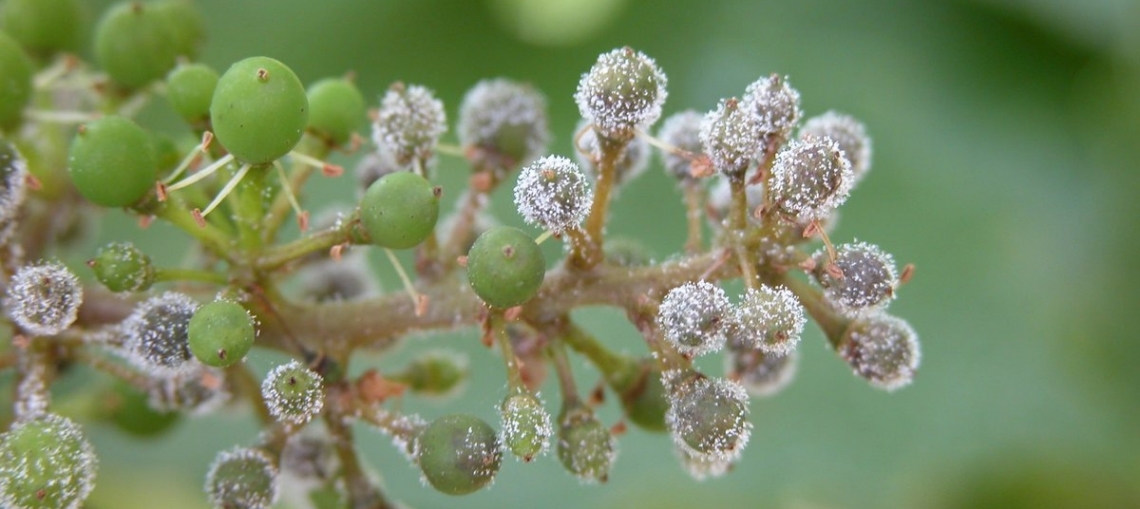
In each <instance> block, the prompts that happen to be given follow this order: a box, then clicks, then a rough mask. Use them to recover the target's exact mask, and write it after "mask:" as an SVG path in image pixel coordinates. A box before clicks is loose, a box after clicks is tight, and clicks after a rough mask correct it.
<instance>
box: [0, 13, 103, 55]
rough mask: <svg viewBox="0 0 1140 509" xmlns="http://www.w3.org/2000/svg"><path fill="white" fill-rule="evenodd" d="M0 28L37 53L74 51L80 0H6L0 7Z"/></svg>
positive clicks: (79, 30)
mask: <svg viewBox="0 0 1140 509" xmlns="http://www.w3.org/2000/svg"><path fill="white" fill-rule="evenodd" d="M0 29H3V30H4V32H6V33H7V34H9V35H11V36H12V38H13V39H15V40H17V41H19V42H20V44H21V45H23V46H24V47H25V48H27V49H28V51H30V52H32V53H35V54H37V55H42V56H48V55H51V54H52V53H55V52H57V51H73V50H75V49H77V48H78V47H79V35H80V34H81V33H83V10H82V5H81V4H80V2H79V0H8V1H7V2H4V7H3V9H2V10H0Z"/></svg>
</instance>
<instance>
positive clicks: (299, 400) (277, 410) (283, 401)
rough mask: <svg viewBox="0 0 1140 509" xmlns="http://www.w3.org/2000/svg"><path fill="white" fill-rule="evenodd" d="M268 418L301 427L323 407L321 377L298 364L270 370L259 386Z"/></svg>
mask: <svg viewBox="0 0 1140 509" xmlns="http://www.w3.org/2000/svg"><path fill="white" fill-rule="evenodd" d="M261 395H262V396H263V397H264V398H265V405H266V406H267V407H269V414H270V415H272V416H273V418H274V419H277V420H278V421H281V422H284V423H288V424H292V425H294V426H304V425H305V424H306V423H308V422H309V421H310V420H312V419H313V417H316V416H317V415H318V414H320V413H321V409H322V408H324V405H325V391H324V380H322V379H321V375H318V374H317V373H316V372H315V371H313V370H311V369H309V368H307V367H305V365H304V364H301V363H300V362H297V361H295V360H294V361H290V362H289V363H288V364H282V365H280V366H277V367H276V368H273V371H270V372H269V375H268V376H266V377H265V381H264V382H262V384H261Z"/></svg>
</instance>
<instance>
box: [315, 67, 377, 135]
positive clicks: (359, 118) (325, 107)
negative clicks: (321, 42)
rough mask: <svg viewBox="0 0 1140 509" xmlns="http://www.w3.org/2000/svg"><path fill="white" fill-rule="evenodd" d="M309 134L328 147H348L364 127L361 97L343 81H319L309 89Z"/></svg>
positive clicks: (332, 79) (357, 90) (347, 81)
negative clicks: (318, 137) (328, 145)
mask: <svg viewBox="0 0 1140 509" xmlns="http://www.w3.org/2000/svg"><path fill="white" fill-rule="evenodd" d="M308 97H309V108H310V111H309V130H310V131H312V132H314V133H316V134H317V135H318V136H320V137H321V138H324V139H325V140H328V141H329V142H330V143H331V144H332V145H336V146H340V145H344V144H345V143H348V141H349V139H350V138H352V134H353V133H355V132H356V130H357V129H358V128H359V127H360V125H361V124H363V123H364V117H365V115H364V96H362V95H360V89H358V88H356V85H355V84H353V83H352V82H351V81H349V80H347V79H344V78H328V79H323V80H320V81H318V82H316V83H314V84H313V85H312V86H310V87H309V92H308Z"/></svg>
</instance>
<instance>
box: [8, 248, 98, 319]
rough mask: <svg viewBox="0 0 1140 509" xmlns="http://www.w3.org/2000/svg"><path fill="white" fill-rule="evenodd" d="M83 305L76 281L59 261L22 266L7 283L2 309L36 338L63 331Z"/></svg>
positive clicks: (80, 288)
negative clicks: (36, 336)
mask: <svg viewBox="0 0 1140 509" xmlns="http://www.w3.org/2000/svg"><path fill="white" fill-rule="evenodd" d="M81 303H83V287H82V286H81V285H80V284H79V278H77V277H75V274H73V273H72V272H71V270H69V269H68V268H67V267H65V266H63V265H62V264H60V263H58V262H43V263H36V264H32V265H24V266H22V267H20V268H19V269H17V270H16V273H15V274H13V275H12V279H10V280H9V281H8V293H7V295H6V296H5V298H4V307H5V308H6V310H7V312H8V316H10V317H11V318H12V320H14V321H15V322H16V324H17V325H19V326H20V328H21V329H24V330H25V331H28V332H29V333H31V334H35V335H38V336H52V335H55V334H59V333H60V332H63V331H64V330H65V329H67V328H68V327H70V326H71V324H72V323H73V322H75V318H76V316H78V314H79V305H80V304H81Z"/></svg>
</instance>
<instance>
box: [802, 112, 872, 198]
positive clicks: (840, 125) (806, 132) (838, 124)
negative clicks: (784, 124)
mask: <svg viewBox="0 0 1140 509" xmlns="http://www.w3.org/2000/svg"><path fill="white" fill-rule="evenodd" d="M809 136H814V137H816V138H830V139H831V140H832V141H834V142H835V143H836V145H838V146H839V150H841V151H843V155H844V156H846V157H847V161H848V162H850V163H851V174H852V177H853V178H854V180H855V183H858V182H859V181H860V180H862V179H863V176H864V175H866V174H867V170H869V169H871V137H870V136H868V135H867V128H866V127H865V126H864V125H863V123H862V122H859V120H858V119H856V118H855V117H852V116H851V115H846V114H843V113H839V112H836V111H828V112H827V113H824V114H822V115H819V116H816V117H812V118H809V119H807V121H805V122H804V125H803V127H801V128H800V132H799V137H800V138H801V139H802V138H805V137H809Z"/></svg>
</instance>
